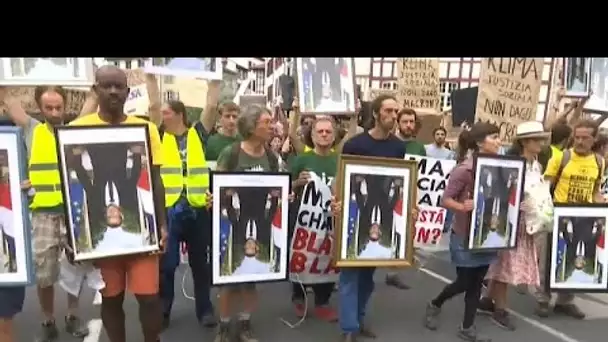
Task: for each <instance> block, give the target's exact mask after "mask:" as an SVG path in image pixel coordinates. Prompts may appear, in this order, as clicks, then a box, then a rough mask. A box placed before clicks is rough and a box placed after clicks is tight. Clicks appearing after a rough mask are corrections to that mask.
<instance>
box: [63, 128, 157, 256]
mask: <svg viewBox="0 0 608 342" xmlns="http://www.w3.org/2000/svg"><path fill="white" fill-rule="evenodd" d="M56 140H57V155H58V160H59V164H60V174H61V185H62V190H63V196H64V203H66V206H65V207H66V221H67V222H66V227H67V229H68V240H69V241H68V242H69V244H70V246H71V248H72V249H73V251H74V260H76V261H80V260H91V259H100V258H107V257H112V256H118V255H128V254H138V253H149V252H155V251H158V250H159V240H160V238H159V231H158V223H157V216H156V211H155V207H154V200H153V199H154V184H153V182H152V179H151V174H150V170H151V164H152V161H151V154H150V140H149V132H148V126H147V125H121V126H60V127H57V128H56Z"/></svg>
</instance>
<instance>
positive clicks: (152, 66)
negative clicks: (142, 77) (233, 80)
mask: <svg viewBox="0 0 608 342" xmlns="http://www.w3.org/2000/svg"><path fill="white" fill-rule="evenodd" d="M144 71H145V72H146V73H148V74H155V75H164V76H176V77H190V78H199V79H205V80H221V79H222V59H221V58H217V57H188V58H186V57H160V58H150V59H148V60H147V61H146V64H145V67H144Z"/></svg>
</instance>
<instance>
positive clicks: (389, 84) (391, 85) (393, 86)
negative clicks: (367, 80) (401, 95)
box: [381, 81, 397, 90]
mask: <svg viewBox="0 0 608 342" xmlns="http://www.w3.org/2000/svg"><path fill="white" fill-rule="evenodd" d="M381 86H382V89H389V90H397V82H396V81H383V82H382V85H381Z"/></svg>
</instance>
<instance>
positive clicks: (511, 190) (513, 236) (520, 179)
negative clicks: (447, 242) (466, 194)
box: [465, 154, 526, 251]
mask: <svg viewBox="0 0 608 342" xmlns="http://www.w3.org/2000/svg"><path fill="white" fill-rule="evenodd" d="M473 172H474V174H475V180H474V185H473V189H474V191H475V193H474V194H473V203H474V209H473V212H472V214H471V225H470V227H469V233H468V236H467V239H466V243H465V249H467V250H470V251H497V250H505V249H513V248H515V247H516V245H517V235H518V231H519V229H520V225H519V224H518V222H519V216H520V205H521V201H522V198H523V191H524V182H525V174H526V161H525V159H523V158H521V157H517V156H505V155H496V154H476V155H475V156H474V159H473ZM497 176H498V177H497ZM482 177H483V179H482ZM493 178H498V180H496V179H493ZM486 182H488V183H490V184H489V185H486V184H485V183H486ZM513 182H515V184H513ZM487 197H490V198H489V199H488V198H487ZM488 206H489V207H490V208H489V209H490V214H489V215H488V214H487V213H488V208H487V207H488ZM503 215H506V220H502V219H501V217H503V218H504V216H503ZM488 221H489V222H488ZM509 223H510V224H511V225H510V227H509ZM503 224H504V226H503ZM501 226H502V228H503V229H501ZM486 229H487V232H484V231H485V230H486ZM500 230H503V231H504V232H505V236H501V234H500ZM484 234H485V238H484Z"/></svg>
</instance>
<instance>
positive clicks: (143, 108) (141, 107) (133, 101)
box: [124, 83, 150, 116]
mask: <svg viewBox="0 0 608 342" xmlns="http://www.w3.org/2000/svg"><path fill="white" fill-rule="evenodd" d="M149 106H150V98H149V97H148V89H147V85H146V84H145V83H144V84H140V85H136V86H133V87H131V88H130V90H129V96H128V97H127V101H126V102H125V106H124V112H125V114H127V115H145V116H147V115H148V107H149Z"/></svg>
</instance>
